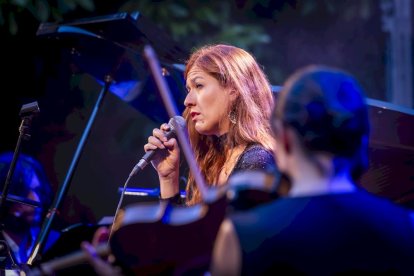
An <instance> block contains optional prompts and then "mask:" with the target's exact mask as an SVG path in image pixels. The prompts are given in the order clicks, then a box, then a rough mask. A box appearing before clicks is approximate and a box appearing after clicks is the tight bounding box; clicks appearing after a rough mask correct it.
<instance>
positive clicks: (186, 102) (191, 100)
mask: <svg viewBox="0 0 414 276" xmlns="http://www.w3.org/2000/svg"><path fill="white" fill-rule="evenodd" d="M194 104H195V100H194V96H193V93H191V91H190V92H188V94H187V96H186V97H185V99H184V105H185V106H187V107H188V106H194Z"/></svg>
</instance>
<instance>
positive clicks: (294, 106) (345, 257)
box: [212, 66, 414, 275]
mask: <svg viewBox="0 0 414 276" xmlns="http://www.w3.org/2000/svg"><path fill="white" fill-rule="evenodd" d="M271 124H272V128H273V132H274V135H275V138H276V140H277V145H278V146H277V149H276V150H275V158H276V161H277V164H278V167H279V170H280V171H281V172H283V173H284V174H285V175H286V176H287V177H288V178H289V179H290V182H291V188H290V190H289V193H288V195H286V196H282V197H280V198H279V199H277V200H274V201H272V202H270V203H267V204H263V205H261V206H259V207H256V208H253V209H249V210H247V211H245V212H234V213H233V214H231V215H229V217H228V218H227V219H226V220H224V221H223V223H222V225H221V228H220V230H219V234H218V236H217V240H216V244H215V249H214V253H213V255H214V256H213V265H212V274H213V275H238V274H243V275H263V274H266V275H267V274H272V275H273V274H276V273H281V274H282V275H286V274H288V275H291V274H294V275H297V274H299V275H343V274H348V273H349V274H355V273H358V272H363V273H382V274H387V275H388V274H392V275H414V228H413V223H412V218H411V213H410V210H408V209H404V208H403V207H402V206H399V205H397V204H395V203H393V202H391V201H390V200H388V199H385V198H381V197H378V196H376V195H374V194H371V193H368V192H367V191H365V190H363V189H362V188H360V187H358V186H357V185H356V184H355V182H354V179H355V178H356V177H357V176H358V174H360V173H361V172H363V171H364V169H365V168H366V167H367V161H368V158H367V152H368V137H369V121H368V111H367V105H366V103H365V97H364V93H363V90H362V88H361V87H360V85H359V84H358V82H357V81H356V80H355V78H354V77H353V76H351V75H350V74H348V73H346V72H343V71H341V70H338V69H335V68H329V67H323V66H309V67H306V68H302V69H301V70H299V71H298V72H296V73H294V74H293V75H292V76H291V77H290V78H289V79H288V80H287V81H286V82H285V84H284V86H283V89H282V91H281V93H280V94H279V95H278V99H277V103H276V106H275V109H274V111H273V115H272V119H271Z"/></svg>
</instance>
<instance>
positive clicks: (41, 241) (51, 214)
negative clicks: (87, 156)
mask: <svg viewBox="0 0 414 276" xmlns="http://www.w3.org/2000/svg"><path fill="white" fill-rule="evenodd" d="M111 83H112V77H111V76H110V75H107V76H105V80H104V86H103V88H102V90H101V92H100V93H99V95H98V99H97V100H96V103H95V106H94V108H93V111H92V114H91V116H90V117H89V120H88V123H87V124H86V127H85V130H84V132H83V134H82V137H81V139H80V141H79V144H78V146H77V148H76V152H75V155H74V156H73V158H72V162H71V163H70V166H69V169H68V172H67V174H66V177H65V180H64V181H63V184H62V186H61V187H60V189H59V191H58V194H57V196H56V198H55V201H54V202H53V205H52V207H51V208H50V209H49V211H48V213H47V215H46V219H45V221H44V222H43V224H42V229H41V230H40V232H39V235H38V236H37V239H36V242H35V245H34V247H33V249H32V252H31V253H30V256H29V258H28V261H27V264H28V265H32V264H33V263H34V262H35V261H36V259H37V258H38V256H39V253H40V252H42V250H43V248H44V246H45V244H46V240H47V237H48V235H49V232H50V228H51V226H52V221H53V219H54V218H55V216H56V213H57V210H58V208H59V207H60V203H61V202H62V200H63V198H64V197H65V194H66V191H67V190H68V188H69V183H70V181H71V180H72V177H73V173H74V171H75V168H76V166H77V164H78V161H79V158H80V155H81V153H82V151H83V148H84V146H85V144H86V140H87V138H88V136H89V133H90V131H91V128H92V125H93V123H94V121H95V118H96V115H97V114H98V110H99V108H100V106H101V105H102V102H103V99H104V97H105V95H106V94H107V92H108V91H109V87H110V85H111Z"/></svg>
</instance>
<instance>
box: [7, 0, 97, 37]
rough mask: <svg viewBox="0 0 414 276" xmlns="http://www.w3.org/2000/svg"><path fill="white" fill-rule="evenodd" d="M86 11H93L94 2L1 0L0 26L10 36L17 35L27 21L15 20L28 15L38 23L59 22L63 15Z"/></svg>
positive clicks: (87, 0) (86, 0) (72, 0)
mask: <svg viewBox="0 0 414 276" xmlns="http://www.w3.org/2000/svg"><path fill="white" fill-rule="evenodd" d="M78 7H79V8H81V9H84V10H87V11H93V10H94V9H95V4H94V0H57V1H47V0H11V1H7V0H1V1H0V26H1V28H6V29H7V30H8V32H9V33H10V34H11V35H17V34H18V32H19V29H20V27H21V26H22V25H23V24H25V23H27V21H23V20H20V21H18V20H17V18H25V16H27V14H30V15H31V16H32V17H33V18H34V19H35V20H36V21H38V22H46V21H48V20H52V21H57V20H61V19H62V18H63V16H64V14H65V13H68V12H71V11H74V10H75V9H77V8H78Z"/></svg>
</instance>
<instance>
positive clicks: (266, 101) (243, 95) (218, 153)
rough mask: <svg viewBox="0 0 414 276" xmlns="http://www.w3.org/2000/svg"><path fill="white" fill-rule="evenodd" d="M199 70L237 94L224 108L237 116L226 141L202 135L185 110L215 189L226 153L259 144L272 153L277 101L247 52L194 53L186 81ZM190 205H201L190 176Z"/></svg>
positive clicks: (215, 48) (221, 48)
mask: <svg viewBox="0 0 414 276" xmlns="http://www.w3.org/2000/svg"><path fill="white" fill-rule="evenodd" d="M194 66H197V67H198V68H200V69H201V70H203V71H204V72H206V73H208V74H209V75H211V76H213V77H214V78H216V79H217V80H218V81H219V83H220V85H221V86H223V88H231V89H233V90H234V91H236V93H237V97H236V100H235V101H234V102H233V104H232V105H231V106H227V107H224V108H226V109H227V110H228V113H227V114H229V113H230V112H231V111H232V112H233V113H234V115H235V118H236V123H235V124H233V123H230V129H229V132H228V133H227V135H225V139H224V141H223V138H219V137H216V136H214V135H209V136H207V135H201V134H199V133H198V132H197V131H196V130H195V126H194V123H193V121H192V120H191V116H190V114H189V109H188V108H186V109H185V110H184V114H183V116H184V118H185V119H186V122H187V127H188V134H189V139H190V143H191V146H192V148H193V150H194V152H195V158H196V161H197V164H198V166H199V167H200V171H201V173H202V175H203V176H204V178H205V180H206V183H208V184H209V185H212V186H214V185H216V184H215V183H216V181H217V178H218V175H219V174H220V171H221V170H222V168H223V165H224V163H225V162H226V159H227V156H226V152H227V151H226V150H224V149H228V148H232V147H235V146H237V145H241V144H246V145H247V144H251V143H259V144H261V145H263V147H265V148H266V149H268V150H270V151H272V150H273V147H274V138H273V137H272V132H271V127H270V115H271V112H272V109H273V105H274V98H273V95H272V91H271V86H270V83H269V81H268V79H267V77H266V75H265V74H264V72H263V71H262V69H261V68H260V66H259V65H258V63H257V62H256V60H255V59H254V57H253V56H252V55H251V54H249V53H248V52H246V51H245V50H243V49H241V48H238V47H235V46H230V45H223V44H217V45H207V46H204V47H202V48H200V49H198V50H197V51H195V52H194V53H193V54H192V55H191V56H190V58H189V59H188V61H187V63H186V69H185V72H184V77H185V79H187V76H188V73H189V71H190V70H191V69H192V68H193V67H194ZM186 192H187V205H193V204H197V203H199V202H201V201H202V198H201V194H200V191H199V189H198V187H197V185H196V183H195V181H194V177H193V176H192V175H191V172H190V173H189V178H188V183H187V188H186Z"/></svg>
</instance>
